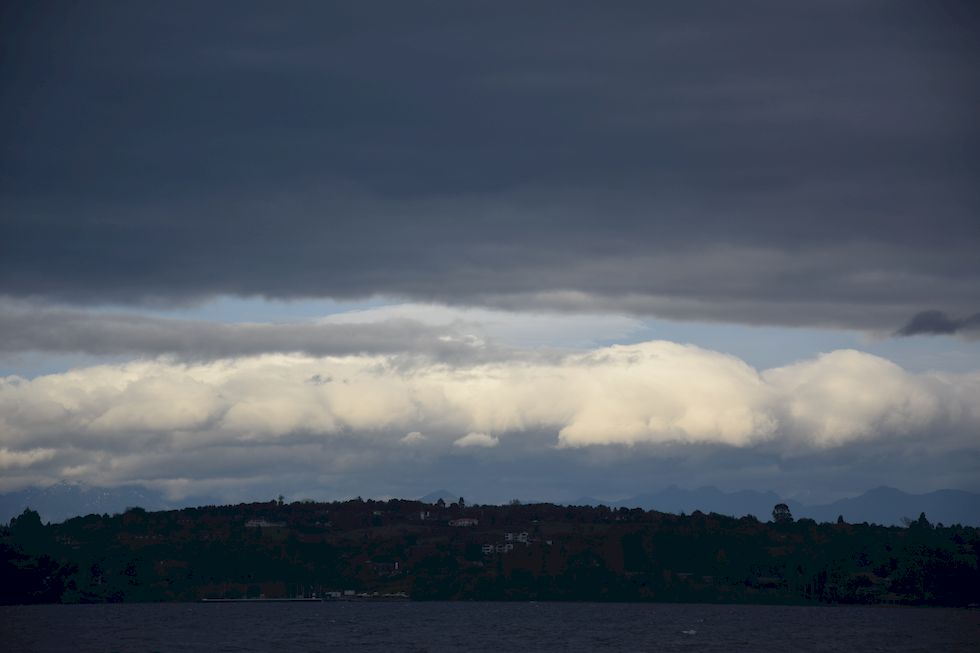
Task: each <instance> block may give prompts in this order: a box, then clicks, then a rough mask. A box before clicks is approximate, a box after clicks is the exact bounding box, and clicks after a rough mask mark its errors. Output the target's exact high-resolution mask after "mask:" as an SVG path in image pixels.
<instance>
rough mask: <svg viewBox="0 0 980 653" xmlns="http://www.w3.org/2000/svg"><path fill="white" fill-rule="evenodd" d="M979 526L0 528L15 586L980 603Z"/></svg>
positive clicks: (445, 506) (511, 515)
mask: <svg viewBox="0 0 980 653" xmlns="http://www.w3.org/2000/svg"><path fill="white" fill-rule="evenodd" d="M978 559H980V529H977V528H973V527H969V526H960V525H952V526H943V525H941V524H931V523H930V522H929V520H928V518H927V517H926V516H925V515H920V516H919V518H918V519H916V520H912V521H910V522H909V523H908V524H907V526H904V527H895V526H878V525H873V524H867V523H862V524H849V523H846V522H845V521H844V519H843V518H841V519H839V520H837V521H835V522H834V523H817V522H815V521H813V520H810V519H799V520H794V518H793V516H792V514H791V511H790V506H788V505H785V504H780V505H779V506H774V511H773V521H771V522H761V521H759V520H758V519H756V518H755V517H752V516H746V517H742V518H733V517H726V516H722V515H718V514H703V513H700V512H695V513H693V514H691V515H687V516H685V515H671V514H665V513H660V512H654V511H644V510H642V509H639V508H634V509H628V508H618V509H613V508H609V507H606V506H579V507H574V506H559V505H553V504H546V503H545V504H527V505H522V504H519V503H517V502H515V503H513V504H511V505H505V506H476V505H474V506H471V505H467V504H466V503H465V501H463V500H462V498H460V499H459V500H457V501H454V502H451V503H446V502H445V501H443V500H440V501H439V502H437V503H435V504H431V503H424V502H420V501H405V500H391V501H386V502H385V501H362V500H360V499H357V500H353V501H346V502H338V503H315V502H297V503H291V504H287V503H284V502H283V501H282V500H281V499H280V500H278V501H271V502H267V503H251V504H242V505H236V506H206V507H201V508H188V509H183V510H171V511H161V512H147V511H146V510H144V509H142V508H131V509H128V510H127V511H125V512H124V513H123V514H117V515H112V516H110V515H95V514H93V515H89V516H87V517H79V518H75V519H70V520H68V521H66V522H64V523H61V524H48V525H44V524H42V522H41V519H40V517H39V515H38V514H37V513H36V512H34V511H31V510H26V511H24V512H23V513H22V514H21V515H20V516H18V517H15V518H14V519H12V520H11V522H10V524H9V526H7V527H4V528H3V529H2V532H0V576H2V580H0V594H2V596H0V602H3V603H8V604H9V603H41V602H68V603H74V602H120V601H189V600H200V599H204V598H212V599H217V598H225V599H230V598H262V597H264V598H289V597H300V596H305V597H312V596H316V597H323V598H334V599H345V598H346V599H358V598H360V599H366V598H382V597H387V598H401V597H404V598H411V599H415V600H426V599H483V600H571V601H578V600H587V601H699V602H732V603H903V604H928V605H946V606H967V605H970V604H976V603H980V572H978Z"/></svg>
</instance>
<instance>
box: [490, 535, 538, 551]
mask: <svg viewBox="0 0 980 653" xmlns="http://www.w3.org/2000/svg"><path fill="white" fill-rule="evenodd" d="M530 541H531V540H530V537H529V536H528V534H527V531H522V532H520V533H505V534H504V541H503V542H499V543H497V544H484V545H483V547H482V549H483V555H490V554H493V553H509V552H510V551H513V550H514V545H515V544H523V545H524V546H527V545H528V544H529V543H530Z"/></svg>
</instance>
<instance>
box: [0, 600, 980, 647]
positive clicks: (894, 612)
mask: <svg viewBox="0 0 980 653" xmlns="http://www.w3.org/2000/svg"><path fill="white" fill-rule="evenodd" d="M0 642H2V643H3V648H4V650H7V651H73V652H74V651H102V652H109V651H120V652H122V651H141V652H148V651H238V652H244V651H248V652H251V651H276V652H281V651H379V652H381V651H385V652H387V651H412V652H417V653H421V652H423V651H431V652H437V651H494V652H495V653H499V652H500V651H848V652H855V651H889V652H891V651H921V652H934V651H970V652H971V653H976V651H978V650H980V612H978V611H976V610H971V611H968V610H954V609H940V608H905V607H857V606H847V607H784V606H733V605H678V604H649V603H647V604H615V603H613V604H610V603H603V604H595V603H592V604H590V603H407V602H406V603H354V602H349V603H348V602H332V603H287V604H275V603H256V604H245V605H243V604H229V603H219V604H201V603H176V604H174V603H171V604H135V605H45V606H14V607H0Z"/></svg>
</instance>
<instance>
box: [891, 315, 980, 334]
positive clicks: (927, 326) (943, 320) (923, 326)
mask: <svg viewBox="0 0 980 653" xmlns="http://www.w3.org/2000/svg"><path fill="white" fill-rule="evenodd" d="M952 333H965V334H967V335H968V336H970V337H976V336H980V313H976V314H974V315H970V316H968V317H962V318H959V319H957V318H951V317H950V316H948V315H946V314H945V313H943V312H942V311H922V312H921V313H916V314H915V315H914V316H913V317H912V319H911V320H909V322H908V324H906V325H905V326H903V327H902V328H901V329H899V330H898V332H897V335H900V336H917V335H949V334H952Z"/></svg>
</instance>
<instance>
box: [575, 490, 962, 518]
mask: <svg viewBox="0 0 980 653" xmlns="http://www.w3.org/2000/svg"><path fill="white" fill-rule="evenodd" d="M571 503H572V505H599V504H605V505H607V506H609V507H611V508H619V507H626V508H643V509H644V510H659V511H661V512H672V513H677V514H680V513H682V512H683V513H688V514H690V513H692V512H694V511H695V510H700V511H701V512H716V513H719V514H722V515H733V516H736V517H741V516H742V515H755V516H756V517H758V518H759V519H760V520H763V521H767V520H769V519H770V518H771V516H772V509H773V506H774V505H776V504H777V503H785V504H786V505H787V506H789V509H790V511H791V512H792V513H793V516H794V517H796V518H800V517H809V518H810V519H814V520H816V521H818V522H826V521H836V520H837V517H838V516H843V517H844V521H846V522H849V523H860V522H865V521H866V522H869V523H875V524H883V525H901V524H902V523H903V521H902V520H903V518H908V519H916V518H917V517H918V516H919V515H920V514H921V513H925V514H926V517H927V518H928V519H929V521H930V522H932V523H937V522H941V523H943V524H945V525H947V526H948V525H951V524H963V525H964V526H966V525H969V526H980V494H974V493H972V492H963V491H961V490H937V491H935V492H929V493H927V494H909V493H907V492H902V491H901V490H896V489H895V488H890V487H878V488H875V489H873V490H869V491H867V492H865V493H864V494H861V495H860V496H857V497H853V498H849V499H840V500H838V501H834V502H833V503H828V504H822V505H805V504H803V503H800V502H799V501H792V500H784V499H781V498H780V496H779V495H778V494H776V493H774V492H757V491H753V490H743V491H740V492H731V493H726V492H722V491H721V490H719V489H718V488H716V487H701V488H698V489H696V490H684V489H681V488H679V487H677V486H676V485H672V486H670V487H668V488H667V489H665V490H662V491H660V492H653V493H646V494H639V495H637V496H634V497H630V498H628V499H623V500H620V501H600V500H597V499H593V498H591V497H583V498H581V499H578V500H577V501H573V502H571Z"/></svg>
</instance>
